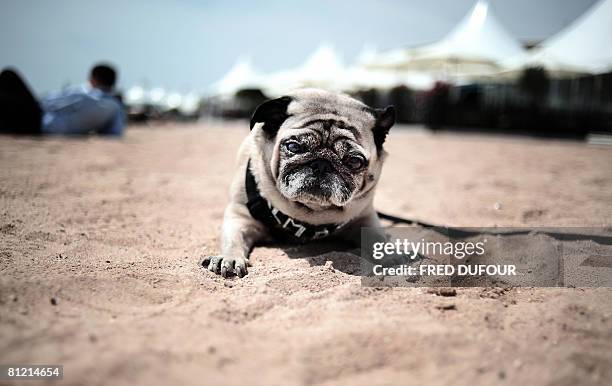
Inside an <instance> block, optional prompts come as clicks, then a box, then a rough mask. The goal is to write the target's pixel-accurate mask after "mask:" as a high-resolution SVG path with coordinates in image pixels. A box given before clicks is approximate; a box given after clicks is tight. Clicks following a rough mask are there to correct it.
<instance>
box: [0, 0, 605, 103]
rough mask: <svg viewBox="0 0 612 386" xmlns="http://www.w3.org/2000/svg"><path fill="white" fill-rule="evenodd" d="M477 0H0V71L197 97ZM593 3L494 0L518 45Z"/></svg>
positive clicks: (42, 82)
mask: <svg viewBox="0 0 612 386" xmlns="http://www.w3.org/2000/svg"><path fill="white" fill-rule="evenodd" d="M474 1H475V0H432V1H422V0H404V1H400V0H378V1H374V0H360V1H350V0H335V1H333V0H331V1H322V0H310V1H257V0H254V1H206V0H200V1H198V0H175V1H162V0H129V1H126V0H104V1H97V0H88V1H80V0H54V1H46V0H2V1H1V3H0V52H1V54H0V67H5V66H7V65H11V66H16V67H17V68H19V70H21V72H22V73H23V74H24V75H25V76H26V77H27V78H28V80H29V81H30V84H31V85H32V87H33V88H34V89H35V90H36V91H38V92H44V91H49V90H53V89H56V88H59V87H61V86H62V85H64V84H67V83H78V82H81V81H82V80H84V79H85V78H86V75H87V71H88V68H89V67H90V66H91V64H92V63H94V62H96V61H99V60H108V61H111V62H113V63H115V64H116V65H117V66H118V67H119V69H120V77H121V78H120V85H121V86H123V87H129V86H132V85H136V84H140V85H145V86H149V87H155V86H162V87H165V88H168V89H172V90H176V91H181V92H185V91H190V90H195V91H202V90H205V89H207V88H208V87H209V86H210V85H211V84H212V83H213V82H214V81H215V80H217V79H219V78H220V77H221V76H222V75H223V74H224V73H225V72H226V71H227V70H228V69H229V68H230V67H231V66H232V64H233V63H234V62H235V61H236V59H237V58H238V57H240V56H241V55H249V56H250V57H251V58H252V59H253V62H254V64H255V65H256V66H257V67H258V68H259V69H261V70H263V71H274V70H278V69H283V68H288V67H292V66H296V65H298V64H300V63H301V62H302V61H303V60H304V59H305V58H306V57H307V56H308V55H309V54H310V53H311V52H312V51H313V50H314V49H315V48H316V47H317V46H318V45H319V43H321V42H323V41H325V42H329V43H331V44H333V45H334V47H335V48H336V49H337V51H338V52H339V53H340V54H341V55H342V56H343V58H344V60H345V62H347V63H350V62H351V61H353V60H354V59H355V57H356V56H357V54H358V53H359V51H360V50H361V48H362V47H363V46H364V45H366V44H367V45H370V46H374V47H377V48H378V49H389V48H394V47H398V46H402V45H415V44H420V43H427V42H431V41H435V40H436V39H438V38H440V37H442V36H443V35H444V34H445V33H446V32H448V30H449V29H451V28H452V27H453V26H454V25H455V23H457V22H458V21H459V20H460V19H461V18H462V17H463V16H464V15H465V13H466V12H468V11H469V9H470V8H471V7H472V6H473V4H474ZM595 2H596V0H513V1H507V0H491V1H490V3H491V7H492V10H493V12H494V13H495V14H496V16H497V18H498V19H499V20H500V21H501V22H502V23H503V24H504V25H505V26H506V27H507V29H508V30H509V31H510V32H511V33H512V34H513V35H515V36H516V37H518V38H520V39H529V40H533V39H544V38H546V37H547V36H550V35H551V34H553V33H555V32H557V31H559V30H560V29H562V28H563V27H564V26H566V25H567V24H568V23H570V22H571V21H572V20H573V19H575V18H576V17H577V16H579V15H580V14H581V13H583V12H584V11H585V10H586V9H587V8H589V7H590V6H591V5H593V4H594V3H595Z"/></svg>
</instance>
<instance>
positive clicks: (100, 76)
mask: <svg viewBox="0 0 612 386" xmlns="http://www.w3.org/2000/svg"><path fill="white" fill-rule="evenodd" d="M90 77H91V79H93V80H95V81H96V83H97V85H98V86H100V87H102V88H105V89H107V90H111V89H112V88H113V86H115V82H116V81H117V72H116V71H115V69H114V68H113V67H111V66H110V65H108V64H97V65H95V66H94V67H93V68H92V69H91V74H90Z"/></svg>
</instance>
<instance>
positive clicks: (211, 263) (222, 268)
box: [200, 256, 249, 277]
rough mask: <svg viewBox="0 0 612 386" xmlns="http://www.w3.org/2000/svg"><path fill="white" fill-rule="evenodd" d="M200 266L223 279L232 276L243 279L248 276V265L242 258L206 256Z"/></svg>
mask: <svg viewBox="0 0 612 386" xmlns="http://www.w3.org/2000/svg"><path fill="white" fill-rule="evenodd" d="M200 265H202V266H203V267H204V268H208V270H209V271H211V272H214V273H216V274H221V276H223V277H228V276H229V275H232V274H236V275H238V277H244V276H245V275H246V274H248V271H247V266H248V265H249V260H248V259H245V258H244V257H235V256H208V257H205V258H204V259H203V260H202V261H201V263H200Z"/></svg>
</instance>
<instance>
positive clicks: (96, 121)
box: [41, 86, 125, 136]
mask: <svg viewBox="0 0 612 386" xmlns="http://www.w3.org/2000/svg"><path fill="white" fill-rule="evenodd" d="M41 108H42V110H43V117H42V125H41V130H42V133H43V134H63V135H83V134H91V133H96V134H102V135H116V136H119V135H121V134H123V127H124V125H125V122H124V121H125V119H124V113H123V107H122V106H121V103H120V102H119V101H118V100H117V98H115V97H114V96H113V95H111V94H109V93H106V92H104V91H102V90H100V89H97V88H91V87H86V86H77V87H71V88H69V89H66V90H63V91H61V92H58V93H54V94H50V95H49V96H47V97H46V98H43V99H42V101H41Z"/></svg>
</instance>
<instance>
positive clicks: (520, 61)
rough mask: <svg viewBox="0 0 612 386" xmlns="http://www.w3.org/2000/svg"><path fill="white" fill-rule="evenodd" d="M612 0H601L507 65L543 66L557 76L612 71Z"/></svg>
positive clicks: (514, 67) (521, 66) (516, 66)
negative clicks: (530, 50)
mask: <svg viewBox="0 0 612 386" xmlns="http://www.w3.org/2000/svg"><path fill="white" fill-rule="evenodd" d="M611 36H612V0H601V1H600V2H599V3H597V4H595V5H594V6H593V7H591V8H590V9H589V10H587V11H586V12H585V13H584V14H583V15H582V16H580V17H579V18H577V19H576V20H575V21H574V22H573V23H571V24H570V25H569V26H568V27H567V28H565V29H563V30H562V31H561V32H559V33H557V34H556V35H553V36H552V37H550V38H549V39H547V40H546V41H545V42H544V43H543V44H542V46H541V47H540V48H536V49H534V50H533V52H530V53H528V54H525V55H520V56H518V57H515V58H512V59H510V60H508V61H507V62H505V64H506V65H507V66H508V67H509V68H511V69H519V68H524V67H530V66H542V67H544V68H546V69H548V70H549V71H551V72H555V73H603V72H607V71H610V70H612V44H611V43H610V37H611Z"/></svg>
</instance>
